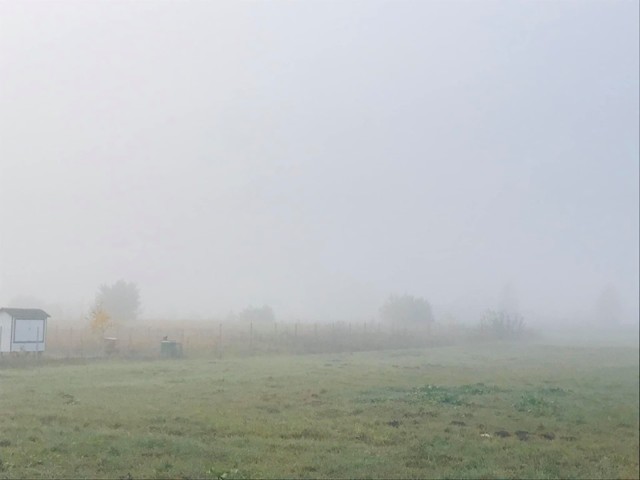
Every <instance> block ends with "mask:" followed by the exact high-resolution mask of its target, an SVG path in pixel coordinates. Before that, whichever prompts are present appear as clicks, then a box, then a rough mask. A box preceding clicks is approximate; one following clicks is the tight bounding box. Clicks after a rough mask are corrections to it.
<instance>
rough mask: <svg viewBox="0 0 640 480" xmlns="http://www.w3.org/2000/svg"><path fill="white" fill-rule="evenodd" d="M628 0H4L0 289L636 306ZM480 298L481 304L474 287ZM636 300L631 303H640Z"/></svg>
mask: <svg viewBox="0 0 640 480" xmlns="http://www.w3.org/2000/svg"><path fill="white" fill-rule="evenodd" d="M638 18H639V11H638V2H637V1H635V0H633V1H632V0H630V1H613V0H611V1H599V2H589V1H584V0H580V1H572V2H570V1H563V2H550V1H545V2H540V1H535V2H534V1H530V2H520V1H512V0H509V1H506V0H505V1H501V2H490V1H466V2H455V1H441V2H438V1H427V0H421V1H415V2H406V1H393V2H377V1H371V0H367V1H363V2H354V1H299V2H293V1H264V2H237V1H229V2H223V1H216V2H205V1H200V2H184V1H180V2H178V1H175V2H167V1H162V2H161V1H136V2H134V1H101V2H98V1H81V2H55V1H47V2H45V1H42V2H29V1H27V2H24V1H17V0H16V1H0V305H3V304H6V303H7V302H9V301H10V300H11V298H12V297H14V296H16V295H34V296H36V297H39V298H41V299H43V300H45V301H46V302H50V303H59V304H66V305H80V303H81V302H84V304H85V306H87V305H88V303H89V302H91V300H92V299H93V296H94V294H95V292H96V289H97V287H98V286H99V285H100V284H101V283H112V282H114V281H116V280H118V279H120V278H122V279H125V280H128V281H133V282H136V283H137V284H138V285H139V287H140V290H141V294H142V301H143V308H144V313H145V315H146V316H158V315H163V314H167V313H169V314H172V315H178V316H184V315H190V314H192V313H199V314H202V315H210V314H220V313H224V312H227V311H229V310H236V311H237V310H239V309H242V308H243V307H245V306H246V305H248V304H253V305H262V304H265V303H266V304H270V305H272V306H273V308H274V310H275V311H276V314H277V315H280V316H281V317H291V316H296V315H297V316H300V317H302V318H314V319H322V318H331V319H339V318H351V317H358V318H361V317H363V318H366V317H370V316H371V315H375V314H376V312H377V309H378V307H379V305H380V303H381V302H382V301H383V300H384V298H385V297H386V296H387V295H388V294H390V293H410V294H414V295H421V296H424V297H426V298H427V299H429V300H430V301H431V302H432V303H433V304H434V305H435V306H436V307H438V308H439V309H440V311H442V312H444V311H452V312H463V311H471V310H473V309H483V308H486V307H494V306H497V302H499V299H500V295H501V291H502V290H503V289H504V288H505V285H511V288H512V290H514V291H516V292H517V296H518V301H519V303H520V306H521V308H522V309H523V310H524V311H526V312H530V313H529V315H557V316H571V315H574V314H577V313H578V312H580V311H584V312H588V311H590V310H591V309H592V305H593V303H594V301H595V297H596V296H597V295H598V293H599V292H600V291H601V290H602V289H603V287H604V286H605V285H608V284H612V285H614V286H615V287H616V288H617V289H618V291H619V292H620V296H621V298H622V299H623V301H624V302H625V305H626V307H627V311H628V312H630V313H632V314H633V313H634V312H635V315H636V319H637V311H638V289H639V285H638V263H639V256H638V250H639V235H638V231H639V220H638V218H639V207H638V204H639V192H638V182H639V181H638V177H639V173H638V166H639V155H640V148H639V133H638V130H639V122H638V118H639V99H638V89H639V80H638V72H639V61H638V58H639V52H638V43H639V32H638V31H639V27H638V22H639V21H638ZM469 309H471V310H469ZM636 321H637V320H636Z"/></svg>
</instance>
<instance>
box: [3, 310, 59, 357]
mask: <svg viewBox="0 0 640 480" xmlns="http://www.w3.org/2000/svg"><path fill="white" fill-rule="evenodd" d="M49 316H50V315H49V314H48V313H47V312H45V311H44V310H40V309H39V308H0V353H4V352H44V345H45V338H46V333H47V318H49Z"/></svg>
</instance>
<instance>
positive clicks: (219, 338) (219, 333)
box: [218, 322, 222, 358]
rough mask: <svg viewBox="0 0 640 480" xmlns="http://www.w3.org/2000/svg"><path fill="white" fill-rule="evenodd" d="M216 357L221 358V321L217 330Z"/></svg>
mask: <svg viewBox="0 0 640 480" xmlns="http://www.w3.org/2000/svg"><path fill="white" fill-rule="evenodd" d="M218 357H220V358H222V322H220V327H219V331H218Z"/></svg>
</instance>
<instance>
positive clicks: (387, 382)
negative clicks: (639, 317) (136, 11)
mask: <svg viewBox="0 0 640 480" xmlns="http://www.w3.org/2000/svg"><path fill="white" fill-rule="evenodd" d="M638 428H639V423H638V349H637V348H587V347H582V348H566V347H562V348H561V347H551V346H535V345H506V346H505V345H499V344H497V345H485V346H479V347H473V348H470V347H446V348H444V347H443V348H433V349H425V350H405V351H387V352H369V353H355V354H351V355H350V354H330V355H306V356H278V357H269V356H264V357H252V358H235V359H234V358H230V359H222V360H219V359H214V358H211V359H207V358H199V359H184V360H177V361H147V362H134V363H132V362H125V361H121V360H115V361H104V362H94V363H87V364H84V365H55V366H53V365H46V364H45V365H40V366H32V367H28V368H5V369H0V478H25V477H28V478H63V477H64V478H119V477H122V478H127V477H134V478H150V477H153V478H163V477H166V478H183V477H189V478H246V477H251V478H256V477H277V478H283V477H287V478H288V477H295V478H300V477H308V478H346V477H349V478H376V477H377V478H480V477H482V478H506V477H519V478H637V477H638V448H639V445H638Z"/></svg>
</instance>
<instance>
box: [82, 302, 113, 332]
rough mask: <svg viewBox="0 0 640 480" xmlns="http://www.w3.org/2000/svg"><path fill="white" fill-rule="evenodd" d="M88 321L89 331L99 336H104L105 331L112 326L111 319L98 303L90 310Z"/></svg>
mask: <svg viewBox="0 0 640 480" xmlns="http://www.w3.org/2000/svg"><path fill="white" fill-rule="evenodd" d="M88 319H89V324H90V325H91V330H93V331H94V332H96V333H100V334H101V335H104V332H105V330H106V329H107V328H109V327H110V326H111V324H112V322H111V317H110V316H109V314H108V313H107V311H106V310H105V309H104V307H103V306H102V304H99V303H96V304H95V305H94V306H93V307H92V308H91V311H90V312H89V317H88Z"/></svg>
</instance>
